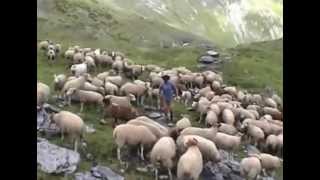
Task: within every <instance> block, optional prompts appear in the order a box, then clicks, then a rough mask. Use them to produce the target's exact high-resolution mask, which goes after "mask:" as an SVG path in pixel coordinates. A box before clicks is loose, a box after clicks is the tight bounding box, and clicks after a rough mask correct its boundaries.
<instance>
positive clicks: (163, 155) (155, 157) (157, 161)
mask: <svg viewBox="0 0 320 180" xmlns="http://www.w3.org/2000/svg"><path fill="white" fill-rule="evenodd" d="M175 156H176V143H175V141H174V140H173V139H172V138H171V137H162V138H160V139H159V140H158V141H157V142H156V144H155V145H154V146H153V148H152V150H151V153H150V161H151V163H152V164H153V165H154V166H155V167H156V168H155V177H156V179H158V167H159V166H162V167H164V168H166V169H167V170H168V174H169V179H170V180H172V174H171V169H172V168H173V166H174V162H173V158H175Z"/></svg>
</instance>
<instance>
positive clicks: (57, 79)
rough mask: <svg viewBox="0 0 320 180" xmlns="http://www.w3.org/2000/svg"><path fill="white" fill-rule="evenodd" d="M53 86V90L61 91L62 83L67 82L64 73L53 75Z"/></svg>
mask: <svg viewBox="0 0 320 180" xmlns="http://www.w3.org/2000/svg"><path fill="white" fill-rule="evenodd" d="M53 78H54V79H53V88H54V90H55V91H61V89H62V88H63V85H64V84H65V83H66V82H67V77H66V75H64V74H59V75H56V74H54V75H53Z"/></svg>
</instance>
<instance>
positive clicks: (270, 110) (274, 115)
mask: <svg viewBox="0 0 320 180" xmlns="http://www.w3.org/2000/svg"><path fill="white" fill-rule="evenodd" d="M263 112H264V113H265V114H269V115H271V116H272V118H274V119H279V120H282V113H281V112H280V111H279V110H278V109H276V108H271V107H264V108H263Z"/></svg>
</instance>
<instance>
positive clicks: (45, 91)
mask: <svg viewBox="0 0 320 180" xmlns="http://www.w3.org/2000/svg"><path fill="white" fill-rule="evenodd" d="M49 95H50V87H49V86H48V85H46V84H44V83H42V82H37V106H39V107H41V106H42V105H43V104H44V103H46V102H47V101H48V100H49Z"/></svg>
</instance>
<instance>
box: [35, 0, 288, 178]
mask: <svg viewBox="0 0 320 180" xmlns="http://www.w3.org/2000/svg"><path fill="white" fill-rule="evenodd" d="M99 3H101V2H100V0H92V1H88V0H54V1H50V4H51V5H50V7H51V9H50V12H46V13H45V15H43V16H42V17H38V21H37V23H38V29H37V30H38V40H44V39H50V40H52V41H54V42H59V43H61V44H62V46H63V51H62V52H64V51H65V50H66V49H67V48H68V47H69V46H72V45H80V46H81V47H91V48H101V49H108V50H113V49H116V50H119V51H122V52H124V53H126V54H127V56H128V57H129V58H130V59H131V60H133V61H134V62H136V63H141V64H158V65H161V66H163V67H167V68H172V67H175V66H186V67H188V68H189V69H191V70H197V64H196V58H197V57H198V56H199V55H200V54H201V53H202V52H203V50H202V49H199V48H197V45H199V44H200V43H201V42H207V41H206V40H204V39H202V38H201V37H199V36H196V35H193V34H190V33H187V32H184V31H181V30H177V29H174V28H172V27H170V26H167V25H164V24H161V23H159V22H157V21H155V22H151V21H148V20H146V19H143V18H142V17H140V16H138V15H133V14H130V16H128V13H127V12H125V11H116V10H115V8H114V7H113V6H114V5H113V4H112V3H111V0H109V1H105V3H107V4H108V5H110V7H112V8H109V6H101V4H99ZM48 4H49V3H48ZM44 5H46V4H44ZM200 16H206V13H202V14H200ZM209 20H210V19H206V21H209ZM208 27H209V26H208ZM208 31H209V30H208ZM209 33H214V30H210V32H209ZM216 36H219V34H218V33H217V34H216ZM182 39H192V44H191V46H188V47H184V48H182V47H175V48H172V47H171V44H172V43H173V42H179V41H181V40H182ZM222 39H225V38H221V40H222ZM228 41H229V40H228ZM161 42H165V43H167V45H168V46H169V47H167V48H161V47H160V43H161ZM226 53H228V54H233V57H232V61H231V62H230V63H226V64H224V65H223V67H222V71H223V73H224V74H223V77H224V79H225V80H226V81H227V82H228V84H232V85H237V86H240V87H242V88H248V89H250V90H254V91H261V90H263V89H264V88H265V87H266V86H270V87H273V88H275V89H276V90H277V91H278V92H279V93H280V95H282V40H281V41H274V42H265V43H255V44H252V45H242V46H239V47H236V48H234V49H230V50H227V51H226ZM66 66H67V62H66V60H65V59H64V58H63V57H62V56H59V58H58V62H57V63H56V64H54V65H52V66H49V64H48V62H47V60H46V58H45V56H44V53H43V52H42V51H38V56H37V67H38V68H37V78H38V80H39V81H41V82H44V83H46V84H48V85H50V86H51V88H52V81H53V75H54V74H59V73H68V71H67V69H66ZM102 70H103V71H104V70H107V69H102ZM102 70H101V71H102ZM51 103H55V102H53V101H52V100H51ZM65 109H66V110H70V111H71V112H75V113H78V112H79V109H80V107H79V105H77V104H75V105H74V106H72V107H65ZM174 112H175V113H174V116H175V117H174V119H175V120H178V119H179V118H180V115H181V114H190V115H191V119H192V124H193V125H195V126H199V124H198V123H197V122H196V120H197V118H198V117H197V113H194V112H187V110H186V108H185V107H184V106H183V105H181V104H179V103H175V105H174ZM81 117H82V118H83V119H84V121H85V123H87V124H92V125H93V126H94V128H96V130H97V131H96V133H94V134H88V135H86V139H87V142H88V151H89V152H90V153H91V154H93V155H94V157H95V158H96V159H97V160H98V162H99V163H100V164H102V165H107V166H109V167H111V168H112V169H114V170H115V171H119V169H120V165H119V163H118V161H117V160H116V151H115V150H116V149H115V148H116V147H115V145H114V144H113V140H112V128H111V126H110V121H111V119H107V121H108V123H107V125H101V124H100V123H99V120H100V119H101V118H102V114H101V113H97V110H96V108H95V107H94V106H89V107H87V106H86V107H85V108H84V112H83V113H82V114H81ZM49 140H50V142H52V143H54V144H58V145H61V146H64V147H70V144H68V143H65V142H64V143H62V142H61V141H60V139H59V138H53V139H49ZM81 157H82V159H81V163H80V165H79V168H78V172H82V171H87V170H89V169H90V167H91V162H89V161H87V160H85V158H84V154H81ZM37 172H38V173H37V176H38V177H37V179H38V180H41V179H43V180H65V179H73V177H70V176H67V177H64V176H63V175H48V174H45V173H43V172H41V171H40V170H38V171H37ZM278 174H280V175H279V176H280V179H282V169H280V170H279V173H278ZM124 176H125V177H126V179H130V180H131V179H132V180H134V179H140V178H141V179H144V180H147V179H152V177H151V175H150V174H140V173H137V172H136V171H135V170H134V169H132V168H131V169H129V170H128V171H127V172H126V173H125V175H124Z"/></svg>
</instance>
